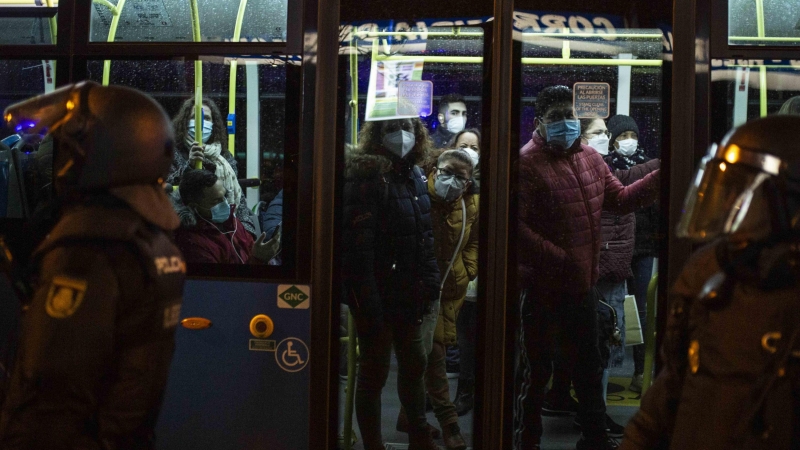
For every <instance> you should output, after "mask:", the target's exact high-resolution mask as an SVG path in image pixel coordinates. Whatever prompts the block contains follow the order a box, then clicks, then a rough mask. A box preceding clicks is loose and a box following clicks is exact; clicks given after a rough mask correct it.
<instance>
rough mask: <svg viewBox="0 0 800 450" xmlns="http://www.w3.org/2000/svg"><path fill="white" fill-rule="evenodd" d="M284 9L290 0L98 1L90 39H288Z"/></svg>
mask: <svg viewBox="0 0 800 450" xmlns="http://www.w3.org/2000/svg"><path fill="white" fill-rule="evenodd" d="M193 4H195V5H196V12H197V13H196V15H195V14H193V7H192V5H193ZM286 13H287V0H250V1H246V2H240V1H238V0H192V1H187V0H128V1H124V0H109V1H102V2H100V1H96V2H94V3H93V4H92V13H91V14H92V19H91V38H90V40H91V41H92V42H115V41H116V42H193V41H201V42H231V41H237V42H239V41H253V42H256V41H257V42H284V41H286ZM237 33H238V35H237ZM196 34H197V35H196Z"/></svg>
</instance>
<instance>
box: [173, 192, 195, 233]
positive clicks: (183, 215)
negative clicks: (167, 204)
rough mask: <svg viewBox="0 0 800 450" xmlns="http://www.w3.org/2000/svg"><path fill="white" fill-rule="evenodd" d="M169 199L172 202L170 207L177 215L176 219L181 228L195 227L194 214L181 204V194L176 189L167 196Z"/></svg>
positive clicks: (190, 209)
mask: <svg viewBox="0 0 800 450" xmlns="http://www.w3.org/2000/svg"><path fill="white" fill-rule="evenodd" d="M169 199H170V201H171V202H172V207H173V208H174V209H175V212H176V213H177V214H178V219H179V220H180V221H181V226H182V227H184V228H193V227H196V226H197V216H196V215H195V212H194V211H192V208H189V207H188V206H186V205H184V204H183V200H181V194H180V192H179V191H178V190H177V189H175V190H174V191H172V194H170V195H169Z"/></svg>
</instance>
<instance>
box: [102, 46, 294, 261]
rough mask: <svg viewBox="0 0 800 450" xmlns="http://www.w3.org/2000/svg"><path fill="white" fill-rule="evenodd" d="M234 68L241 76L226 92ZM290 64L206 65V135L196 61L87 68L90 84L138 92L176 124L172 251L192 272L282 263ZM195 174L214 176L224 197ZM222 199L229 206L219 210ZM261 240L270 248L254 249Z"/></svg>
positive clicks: (218, 60)
mask: <svg viewBox="0 0 800 450" xmlns="http://www.w3.org/2000/svg"><path fill="white" fill-rule="evenodd" d="M234 61H235V62H236V63H237V66H238V68H237V69H236V77H235V85H234V86H230V84H229V80H230V71H231V68H232V67H233V66H232V65H231V63H232V62H234ZM291 61H292V60H291V58H288V59H287V58H252V59H246V60H245V59H230V58H222V57H209V58H204V60H203V61H202V79H203V83H202V84H203V90H202V98H203V111H202V113H203V116H204V117H203V119H202V121H203V126H202V129H200V127H195V126H194V124H195V123H196V122H195V111H194V107H193V105H194V99H195V63H194V62H193V61H188V62H187V61H179V60H171V61H111V62H108V63H105V62H104V61H90V62H89V66H88V69H89V78H90V79H92V80H95V81H97V82H102V81H103V79H104V77H106V78H107V79H108V81H109V82H110V84H117V85H124V86H130V87H134V88H136V89H140V90H142V91H144V92H146V93H148V94H150V95H152V96H153V97H154V98H155V99H156V100H157V101H158V102H159V103H161V105H162V106H163V107H164V109H165V110H166V111H167V113H168V114H169V116H170V117H172V119H173V126H174V128H175V130H176V141H177V147H176V156H175V161H174V162H173V166H172V168H171V171H170V174H169V176H168V177H167V179H166V180H165V181H166V183H167V185H166V186H165V188H166V189H167V191H168V192H170V193H171V195H172V199H173V203H174V206H175V208H176V211H177V212H178V216H179V217H180V218H181V228H180V229H179V230H178V231H177V232H176V241H177V243H178V246H179V247H181V250H182V251H183V253H184V255H185V257H186V261H187V262H188V263H190V264H192V263H217V264H223V263H224V264H242V263H244V264H271V265H277V264H280V263H281V261H282V258H281V254H280V252H281V250H280V246H279V245H278V244H279V243H280V242H281V240H282V232H283V229H282V221H283V214H282V208H283V202H282V199H283V156H284V146H285V144H284V142H285V134H284V133H285V128H286V127H285V126H284V124H285V116H284V111H285V107H286V101H285V92H286V64H287V63H288V64H291V63H292V62H291ZM106 64H108V65H110V67H109V68H108V69H106ZM231 94H233V95H234V97H231ZM233 100H235V102H233V103H232V101H233ZM232 108H233V109H232ZM195 132H196V133H197V134H195ZM201 141H202V144H199V143H200V142H201ZM196 143H197V144H196ZM195 157H196V158H197V159H196V160H198V161H199V160H202V165H203V167H202V168H201V169H200V170H194V169H196V168H195ZM200 172H202V173H203V174H212V173H213V176H214V178H216V179H217V182H218V183H220V185H221V186H222V190H221V192H216V191H215V190H214V189H216V182H214V180H211V181H208V177H207V176H206V177H205V178H203V176H202V175H200V174H199V173H200ZM190 173H191V175H190ZM192 177H194V178H193V179H194V181H193V182H186V181H187V180H189V179H192ZM206 185H208V186H206ZM182 188H183V189H182ZM215 194H219V195H217V196H215ZM184 196H185V197H186V198H183V197H184ZM217 197H220V198H217ZM223 197H224V201H225V203H226V204H227V205H223V206H220V204H222V203H223V202H222V198H223ZM215 207H216V208H215ZM225 209H227V213H225V214H222V211H223V210H225ZM231 212H232V216H231ZM220 214H222V215H223V216H225V217H221V216H220ZM262 232H263V233H266V234H267V236H266V237H265V239H264V241H265V242H273V244H275V245H274V247H273V246H270V247H269V248H266V246H264V245H259V244H258V243H257V242H256V241H257V240H258V238H259V236H260V235H261V233H262ZM219 236H224V237H225V238H224V239H219ZM273 239H274V241H273ZM190 242H194V243H199V244H197V245H190V244H189V243H190Z"/></svg>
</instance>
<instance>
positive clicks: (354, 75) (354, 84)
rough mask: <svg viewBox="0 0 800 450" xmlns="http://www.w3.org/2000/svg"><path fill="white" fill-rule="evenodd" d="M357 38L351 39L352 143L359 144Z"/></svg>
mask: <svg viewBox="0 0 800 450" xmlns="http://www.w3.org/2000/svg"><path fill="white" fill-rule="evenodd" d="M354 49H355V39H350V50H351V51H350V133H351V135H350V143H351V144H352V146H353V148H355V147H356V146H357V145H358V54H357V53H356V52H355V51H354Z"/></svg>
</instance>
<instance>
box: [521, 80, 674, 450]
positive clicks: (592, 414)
mask: <svg viewBox="0 0 800 450" xmlns="http://www.w3.org/2000/svg"><path fill="white" fill-rule="evenodd" d="M536 114H537V117H536V119H535V120H534V125H535V126H536V131H534V133H533V137H532V138H531V140H530V141H529V142H528V143H527V144H525V146H524V147H523V148H522V149H521V150H520V160H519V194H518V198H519V224H518V226H519V246H520V248H522V249H524V251H522V252H520V253H519V257H518V279H519V284H520V288H521V296H520V311H521V315H522V323H521V327H520V336H519V337H520V342H523V343H524V345H520V346H519V347H520V348H519V349H518V357H517V367H518V371H517V373H518V376H519V377H520V378H521V379H520V380H519V383H520V385H519V386H517V389H518V390H517V395H518V399H517V401H516V402H515V404H516V405H519V408H517V409H516V410H515V414H514V421H515V442H514V445H515V448H525V449H529V448H533V449H538V448H539V441H540V439H541V435H542V421H541V407H542V401H543V397H544V387H545V385H546V384H547V381H548V378H549V375H550V368H549V365H550V364H551V357H550V353H551V351H552V349H553V347H554V344H556V343H557V344H558V345H559V351H560V352H562V354H563V355H564V356H565V357H567V358H569V359H570V360H572V361H576V364H575V367H574V368H573V374H572V380H573V384H574V386H575V392H576V394H577V396H578V402H579V406H578V416H579V419H580V421H581V424H582V431H583V437H582V438H581V439H580V441H578V444H577V450H585V449H591V450H598V449H602V450H605V449H616V448H617V445H618V444H617V442H616V441H614V440H613V439H611V438H609V437H608V436H607V434H606V431H605V413H606V411H605V403H604V401H603V386H602V377H603V369H602V364H601V360H600V351H599V348H598V340H597V312H596V311H597V303H596V302H597V298H596V296H595V295H593V294H592V290H591V287H592V286H594V285H595V284H596V283H597V279H598V273H599V266H598V263H599V257H600V241H601V233H600V213H601V211H602V210H603V209H604V208H605V209H608V210H609V211H613V212H616V213H618V214H625V213H628V212H633V211H635V210H636V209H638V208H641V207H643V206H646V205H649V204H652V203H653V202H654V201H655V199H656V198H657V196H658V187H659V171H658V170H656V171H654V172H652V173H651V174H649V175H647V176H646V177H644V178H643V179H641V180H639V181H637V182H635V183H633V184H631V185H630V186H623V185H622V183H620V182H619V180H617V179H616V178H614V176H613V175H612V174H611V172H610V171H609V169H608V166H607V165H606V164H605V162H603V158H602V156H601V155H600V154H599V153H597V152H596V151H595V150H594V149H592V148H591V147H589V146H587V145H582V144H581V141H580V122H579V120H578V119H577V118H576V117H575V111H574V108H573V105H572V90H571V89H569V88H568V87H566V86H552V87H548V88H545V89H543V90H542V91H541V92H540V93H539V96H538V97H537V99H536Z"/></svg>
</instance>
